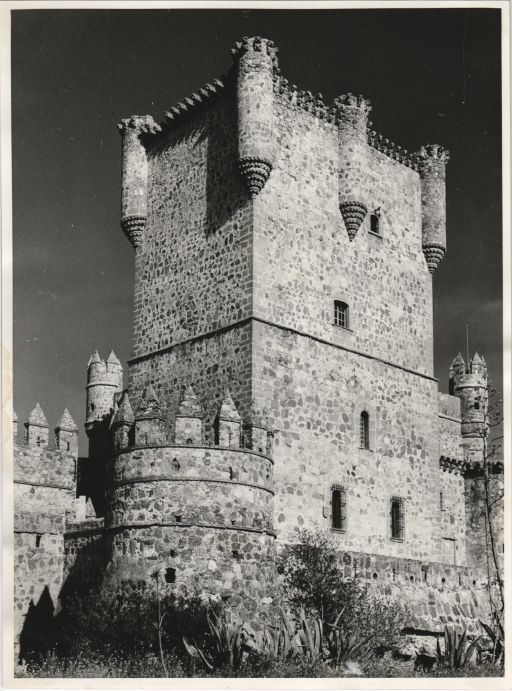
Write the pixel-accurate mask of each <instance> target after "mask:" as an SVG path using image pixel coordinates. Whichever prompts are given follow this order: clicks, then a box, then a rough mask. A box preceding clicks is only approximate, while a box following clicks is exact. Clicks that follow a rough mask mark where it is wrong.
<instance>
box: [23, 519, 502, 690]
mask: <svg viewBox="0 0 512 691" xmlns="http://www.w3.org/2000/svg"><path fill="white" fill-rule="evenodd" d="M299 538H300V541H299V543H298V544H297V545H295V546H292V547H291V548H290V550H289V551H288V553H287V555H286V556H285V557H283V561H282V564H281V566H282V568H281V569H280V571H281V574H282V586H283V587H282V594H281V602H280V604H279V605H277V604H276V606H275V607H274V609H273V611H272V612H271V613H270V614H269V615H268V617H267V619H266V620H265V621H262V620H261V618H260V619H255V620H254V621H253V622H250V621H244V620H242V619H241V617H240V616H239V614H238V613H236V612H234V611H230V610H229V609H228V608H225V607H223V606H222V605H220V604H219V603H215V602H214V603H212V602H211V601H210V600H205V599H204V598H203V597H201V595H200V594H199V593H195V594H192V595H190V596H189V597H186V598H185V597H181V596H177V595H173V594H165V595H163V596H162V597H161V596H160V590H159V576H158V574H157V573H155V580H156V591H155V589H154V588H152V587H150V585H148V584H145V583H144V582H140V583H124V584H121V586H120V587H119V588H118V589H117V590H116V591H115V592H114V593H110V594H108V593H105V592H103V591H102V590H101V589H100V588H94V589H91V590H90V591H89V592H86V593H84V592H82V593H76V592H75V593H69V592H68V593H67V594H66V597H65V598H64V599H63V602H62V607H61V610H60V611H59V612H58V613H57V615H56V616H55V617H54V618H53V620H52V626H51V628H50V629H49V630H47V631H46V632H45V635H44V637H42V636H40V637H39V639H38V638H37V636H35V637H33V638H32V639H30V638H29V639H25V643H27V640H28V641H29V642H31V643H32V644H33V645H32V648H30V646H29V647H28V648H26V649H25V650H22V663H21V664H19V665H18V667H17V670H16V675H17V676H20V677H39V678H41V677H57V678H61V677H62V678H88V677H89V678H91V677H98V678H126V677H132V678H144V677H146V678H150V677H153V678H162V677H177V678H179V677H221V678H223V677H256V678H257V677H271V678H275V677H299V678H300V677H302V678H305V677H357V676H364V677H408V676H420V677H432V676H435V677H446V676H454V677H457V676H498V675H499V674H502V668H503V659H504V652H503V651H504V640H503V632H502V631H501V632H500V631H499V630H498V629H496V627H494V628H493V627H490V626H487V625H485V624H484V623H482V629H483V631H485V633H487V636H485V635H484V634H483V635H482V637H480V638H479V639H477V640H473V641H471V642H470V641H468V637H467V634H466V632H463V633H462V634H459V633H458V632H456V631H455V630H454V629H448V628H447V629H446V630H445V635H444V640H443V647H441V643H440V642H439V640H438V650H437V656H436V655H435V654H434V655H433V656H432V657H430V658H429V661H428V664H419V662H420V660H419V658H418V659H417V660H416V663H415V662H414V660H412V659H410V660H408V661H407V662H404V661H403V660H402V661H401V660H400V659H399V658H400V655H398V654H397V650H398V649H399V648H400V647H402V648H403V646H404V644H405V643H406V642H407V637H404V635H403V628H404V626H405V625H406V623H407V620H408V612H407V610H406V608H404V607H403V606H402V605H400V604H397V603H389V602H386V601H384V600H382V599H381V598H378V597H376V596H375V595H372V594H371V593H370V592H369V590H368V588H367V587H366V586H365V585H364V584H363V583H361V582H358V581H355V580H353V579H345V578H343V574H342V570H341V567H340V564H339V560H338V558H337V555H336V552H335V549H334V546H333V545H332V543H331V542H330V540H329V538H328V537H325V536H324V535H322V534H318V533H311V532H303V533H301V534H300V536H299ZM491 634H492V635H491ZM493 636H494V638H493ZM42 638H44V640H41V639H42ZM38 643H39V644H40V645H37V644H38Z"/></svg>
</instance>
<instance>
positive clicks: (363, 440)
mask: <svg viewBox="0 0 512 691" xmlns="http://www.w3.org/2000/svg"><path fill="white" fill-rule="evenodd" d="M359 446H360V447H361V448H362V449H369V448H370V416H369V415H368V413H367V412H366V410H363V412H362V413H361V415H360V416H359Z"/></svg>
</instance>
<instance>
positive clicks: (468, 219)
mask: <svg viewBox="0 0 512 691" xmlns="http://www.w3.org/2000/svg"><path fill="white" fill-rule="evenodd" d="M255 34H260V35H264V36H267V37H269V38H272V39H273V40H274V41H275V43H276V44H277V45H278V46H279V48H280V53H279V57H280V66H281V68H282V70H283V73H284V76H285V77H286V78H288V79H289V80H290V81H291V82H293V83H296V84H297V85H298V86H299V88H302V89H308V90H310V91H312V92H314V93H316V92H321V93H322V94H323V95H324V99H325V100H326V101H327V102H330V101H331V100H332V98H333V97H334V96H336V95H338V94H340V93H345V92H348V91H351V92H353V93H361V94H363V95H364V96H366V97H367V98H369V99H370V100H371V101H372V104H373V113H372V116H371V119H372V121H373V123H374V128H375V129H376V130H377V131H378V132H381V133H382V134H383V135H384V136H386V137H389V138H390V139H392V140H394V141H395V142H397V143H398V144H400V145H401V146H405V147H406V148H407V149H409V150H417V149H418V148H419V147H420V145H422V144H427V143H439V144H442V145H444V146H445V147H447V148H448V149H450V151H451V155H452V160H451V162H450V163H449V165H448V173H447V197H448V199H447V204H448V209H447V213H448V228H447V233H448V253H447V255H446V257H445V259H444V261H443V262H442V263H441V266H440V268H439V269H438V270H437V272H436V274H435V276H434V323H435V332H434V333H435V375H436V376H437V377H439V379H440V388H441V390H442V391H447V383H448V368H449V365H450V362H451V359H452V358H453V356H454V355H455V354H456V353H457V351H458V350H462V352H463V353H465V347H466V345H465V338H466V337H465V322H466V321H468V322H469V324H470V350H471V351H474V350H475V349H478V350H479V351H480V352H481V353H482V354H483V355H484V356H485V358H486V360H487V363H488V365H489V368H490V371H491V374H492V377H493V379H494V382H495V385H496V386H497V388H499V389H501V390H502V388H503V387H502V383H501V380H502V301H501V300H502V236H501V93H500V90H501V86H500V85H501V74H500V12H499V10H492V9H484V10H482V9H456V10H454V9H444V8H439V9H429V10H419V9H418V10H411V9H407V10H387V9H386V10H329V11H326V10H305V11H297V10H270V11H267V10H132V11H124V10H72V11H67V10H62V11H47V10H35V11H32V10H30V11H29V10H18V11H14V12H12V136H13V223H14V238H13V242H14V403H15V409H16V412H17V413H18V417H19V419H20V423H21V422H23V421H24V420H25V419H26V417H27V415H28V413H29V412H30V410H31V409H32V408H33V406H34V405H35V403H36V401H39V402H40V403H41V405H42V406H43V409H44V411H45V412H46V415H47V418H48V421H49V423H50V426H51V427H53V426H54V425H55V423H56V421H57V419H58V417H59V416H60V414H61V412H62V410H63V409H64V407H66V406H67V407H68V408H69V409H70V411H71V414H72V415H73V417H74V419H75V421H76V422H77V424H78V425H79V428H80V430H81V432H80V434H81V448H80V451H81V453H85V452H86V444H85V442H84V440H85V436H84V435H83V431H82V430H83V420H84V413H85V392H84V386H85V383H86V381H85V378H86V365H87V360H88V358H89V355H90V353H91V352H92V351H93V350H94V349H95V348H98V350H99V351H100V354H101V355H102V356H103V357H106V356H107V355H108V353H109V350H110V348H112V347H113V348H114V349H115V351H116V353H117V355H118V356H119V358H120V359H121V360H122V362H123V364H124V365H125V362H126V359H127V358H128V357H129V356H130V348H131V326H132V321H131V313H132V280H133V250H132V248H131V246H130V244H129V243H128V241H127V240H126V239H125V237H124V235H123V234H122V232H121V230H120V227H119V220H120V137H119V134H118V132H117V129H116V123H117V122H118V121H119V120H120V119H121V118H122V117H125V116H127V115H130V114H133V113H141V114H143V113H151V114H152V115H154V116H155V119H156V120H157V122H159V121H161V120H162V114H163V111H164V110H166V109H168V108H169V107H170V106H172V105H173V104H174V103H175V102H176V101H178V100H179V99H180V98H182V97H183V96H186V95H188V94H189V93H190V92H192V91H194V90H195V89H197V88H199V87H201V86H202V85H203V84H204V83H205V82H207V81H210V80H211V79H213V78H215V77H216V76H219V75H220V74H222V73H223V72H225V71H226V70H227V68H228V67H229V65H230V64H231V56H230V53H229V49H230V48H231V46H232V45H233V43H234V42H235V41H236V40H238V39H239V38H240V37H242V36H244V35H255Z"/></svg>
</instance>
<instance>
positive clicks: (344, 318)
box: [334, 300, 348, 329]
mask: <svg viewBox="0 0 512 691" xmlns="http://www.w3.org/2000/svg"><path fill="white" fill-rule="evenodd" d="M334 326H342V327H343V328H344V329H348V305H347V303H346V302H341V300H335V301H334Z"/></svg>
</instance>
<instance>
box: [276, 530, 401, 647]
mask: <svg viewBox="0 0 512 691" xmlns="http://www.w3.org/2000/svg"><path fill="white" fill-rule="evenodd" d="M279 570H280V572H281V573H282V582H283V588H284V594H285V597H286V599H287V600H288V602H289V603H290V605H291V606H292V608H294V609H295V611H297V610H299V609H300V607H304V608H305V609H306V611H308V612H310V613H313V614H316V615H317V616H319V617H320V618H321V619H322V621H323V622H324V624H325V625H327V626H331V628H333V627H335V628H333V631H338V632H339V635H335V634H334V633H332V632H331V634H332V635H331V641H332V645H335V646H336V657H338V658H339V659H341V658H343V659H347V658H346V655H345V652H346V650H347V649H348V648H351V649H352V654H353V655H359V654H361V653H362V652H364V651H366V652H367V651H370V650H381V651H382V650H388V649H390V648H392V647H393V646H394V645H395V644H396V643H397V642H398V640H399V637H400V634H401V632H402V629H403V628H404V627H405V625H406V623H407V620H408V618H409V613H408V611H407V608H406V607H404V606H403V605H401V604H399V603H396V602H391V603H390V602H389V601H387V600H384V599H383V598H380V597H377V596H375V595H372V594H370V593H369V591H368V586H367V585H365V584H364V583H362V582H361V581H358V580H355V579H351V578H345V577H344V576H343V572H342V570H341V568H340V565H339V559H338V552H337V549H336V546H335V544H334V543H333V541H332V538H331V537H330V535H326V534H325V533H321V532H312V531H309V530H303V531H301V532H300V533H299V542H298V543H297V544H295V545H293V546H292V547H291V548H290V550H289V551H288V553H287V554H286V556H285V557H284V558H283V559H282V560H281V564H280V568H279ZM349 642H350V643H349ZM340 648H341V649H342V650H343V652H342V653H340Z"/></svg>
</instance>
